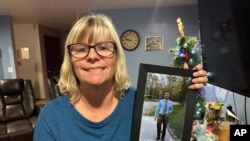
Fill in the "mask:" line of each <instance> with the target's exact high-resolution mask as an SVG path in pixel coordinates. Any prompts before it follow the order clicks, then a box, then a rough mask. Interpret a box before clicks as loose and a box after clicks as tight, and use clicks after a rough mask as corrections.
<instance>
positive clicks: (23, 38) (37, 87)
mask: <svg viewBox="0 0 250 141" xmlns="http://www.w3.org/2000/svg"><path fill="white" fill-rule="evenodd" d="M13 33H14V42H15V47H14V48H13V51H14V55H15V58H16V59H15V65H16V73H17V77H20V78H24V79H31V81H32V84H33V88H34V92H35V97H36V98H37V99H49V96H48V88H47V81H46V79H47V73H46V58H45V53H44V43H43V36H44V35H47V36H52V37H58V38H60V39H61V38H62V37H63V36H62V32H61V31H59V30H56V29H53V28H49V27H46V26H42V25H38V24H37V23H15V22H13ZM23 47H28V48H29V59H22V58H21V56H20V52H21V48H23ZM62 49H63V48H62ZM60 52H63V51H60Z"/></svg>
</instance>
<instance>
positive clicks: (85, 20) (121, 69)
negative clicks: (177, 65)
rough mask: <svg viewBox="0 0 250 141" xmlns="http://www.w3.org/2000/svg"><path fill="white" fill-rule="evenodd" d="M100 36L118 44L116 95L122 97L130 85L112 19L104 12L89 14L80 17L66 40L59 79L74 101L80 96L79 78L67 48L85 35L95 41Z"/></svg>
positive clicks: (114, 89)
mask: <svg viewBox="0 0 250 141" xmlns="http://www.w3.org/2000/svg"><path fill="white" fill-rule="evenodd" d="M100 36H102V37H105V38H107V39H110V41H114V42H115V43H116V45H117V49H116V59H117V60H116V67H115V68H116V71H115V76H114V85H113V91H114V95H115V97H117V98H121V97H122V96H123V93H124V90H126V89H128V87H129V86H130V78H129V76H128V73H127V67H126V60H125V55H124V52H123V49H122V47H121V44H120V39H119V36H118V34H117V32H116V29H115V27H114V25H113V23H112V20H111V19H110V18H109V17H107V16H106V15H104V14H96V15H94V14H92V15H87V16H84V17H82V18H81V19H79V20H78V21H77V22H76V23H75V25H74V26H73V27H72V28H71V30H70V32H69V34H68V37H67V39H66V42H65V51H64V60H63V63H62V66H61V71H60V78H59V81H58V86H59V89H60V92H61V93H63V94H66V95H67V96H68V98H69V99H70V100H71V101H72V102H76V101H77V100H79V98H80V94H79V89H78V85H79V80H78V78H77V77H76V75H75V72H74V70H73V64H72V62H71V56H70V55H69V53H68V50H67V45H69V44H72V43H79V42H81V41H82V39H83V38H84V37H88V42H90V43H93V42H95V41H97V40H98V39H99V38H100Z"/></svg>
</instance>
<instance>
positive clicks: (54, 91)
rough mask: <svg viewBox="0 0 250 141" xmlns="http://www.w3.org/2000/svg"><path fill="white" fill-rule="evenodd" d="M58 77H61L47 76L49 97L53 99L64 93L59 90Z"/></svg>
mask: <svg viewBox="0 0 250 141" xmlns="http://www.w3.org/2000/svg"><path fill="white" fill-rule="evenodd" d="M58 79H59V78H58V76H53V77H49V78H47V84H48V88H49V97H50V99H51V100H53V99H55V98H57V97H58V96H60V95H62V94H61V93H60V91H59V88H58V86H57V82H58Z"/></svg>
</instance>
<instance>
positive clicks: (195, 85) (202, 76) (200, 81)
mask: <svg viewBox="0 0 250 141" xmlns="http://www.w3.org/2000/svg"><path fill="white" fill-rule="evenodd" d="M183 68H185V69H188V65H187V64H186V63H185V64H184V67H183ZM193 70H195V72H194V73H193V79H192V84H191V85H190V86H188V88H189V89H201V88H202V87H204V86H206V83H207V82H208V78H207V72H206V71H205V70H203V68H202V66H201V64H198V65H196V66H195V67H194V68H193Z"/></svg>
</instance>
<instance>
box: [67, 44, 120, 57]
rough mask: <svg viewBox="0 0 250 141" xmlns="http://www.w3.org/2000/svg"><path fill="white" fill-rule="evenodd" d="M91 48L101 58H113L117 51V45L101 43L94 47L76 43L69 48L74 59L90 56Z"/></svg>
mask: <svg viewBox="0 0 250 141" xmlns="http://www.w3.org/2000/svg"><path fill="white" fill-rule="evenodd" d="M91 48H94V50H95V52H96V53H97V54H98V55H99V56H103V57H108V56H111V55H112V54H113V52H114V50H115V49H116V43H114V42H100V43H97V44H95V45H93V46H90V45H86V44H83V43H75V44H70V45H68V46H67V49H68V52H69V54H70V55H71V56H72V57H75V58H84V57H86V56H87V55H88V54H89V51H90V49H91Z"/></svg>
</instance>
